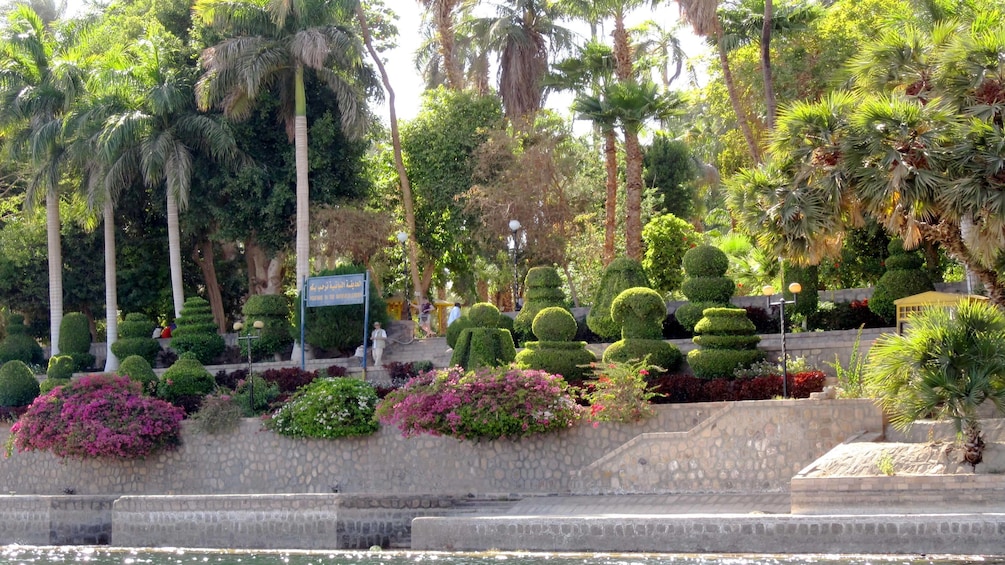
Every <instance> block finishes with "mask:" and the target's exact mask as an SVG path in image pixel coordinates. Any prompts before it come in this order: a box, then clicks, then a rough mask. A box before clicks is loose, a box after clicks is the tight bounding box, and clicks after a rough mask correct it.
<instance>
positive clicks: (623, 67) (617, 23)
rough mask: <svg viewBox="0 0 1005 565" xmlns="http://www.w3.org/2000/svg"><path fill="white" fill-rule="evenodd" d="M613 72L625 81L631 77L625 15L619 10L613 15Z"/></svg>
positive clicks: (630, 58) (630, 56)
mask: <svg viewBox="0 0 1005 565" xmlns="http://www.w3.org/2000/svg"><path fill="white" fill-rule="evenodd" d="M611 38H612V39H613V40H614V74H615V75H617V77H618V80H621V81H625V80H628V79H630V78H631V77H632V49H631V45H630V43H629V41H628V30H626V29H625V16H624V14H623V13H621V12H620V11H619V12H618V13H617V14H616V15H615V17H614V31H612V32H611Z"/></svg>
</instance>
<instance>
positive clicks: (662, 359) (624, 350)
mask: <svg viewBox="0 0 1005 565" xmlns="http://www.w3.org/2000/svg"><path fill="white" fill-rule="evenodd" d="M611 318H612V319H613V320H614V321H616V322H617V323H618V325H620V326H621V340H620V341H616V342H614V343H612V344H611V345H610V346H608V348H607V349H606V350H605V351H604V362H605V363H609V362H622V363H625V362H629V361H633V360H641V359H646V358H648V363H649V364H650V365H655V366H657V367H660V368H661V369H664V370H667V371H672V370H674V369H676V368H677V367H678V366H679V365H680V363H681V360H682V359H683V356H682V355H681V352H680V350H679V349H677V347H676V346H674V345H672V344H670V343H667V342H666V341H663V339H662V336H663V319H664V318H666V303H665V302H663V297H662V296H660V293H658V292H656V291H655V290H653V289H651V288H645V287H636V288H629V289H627V290H625V291H624V292H622V293H621V294H619V295H618V297H617V298H615V299H614V302H613V303H612V304H611Z"/></svg>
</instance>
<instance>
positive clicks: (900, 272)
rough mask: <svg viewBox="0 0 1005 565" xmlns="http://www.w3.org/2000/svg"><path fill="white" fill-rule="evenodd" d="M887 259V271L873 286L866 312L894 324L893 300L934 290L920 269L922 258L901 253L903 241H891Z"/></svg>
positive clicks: (895, 316) (916, 254)
mask: <svg viewBox="0 0 1005 565" xmlns="http://www.w3.org/2000/svg"><path fill="white" fill-rule="evenodd" d="M887 250H889V252H890V256H889V257H887V258H886V272H885V273H883V276H882V277H880V279H879V282H877V283H876V288H875V289H874V290H873V291H872V298H870V299H869V310H872V311H873V312H874V313H875V314H876V315H877V316H880V317H882V318H883V319H884V320H886V322H887V325H891V326H892V325H893V324H894V322H896V320H897V305H896V304H894V303H893V301H894V300H897V299H900V298H904V297H905V296H913V295H915V294H920V293H922V292H927V291H930V290H935V285H933V284H932V279H931V278H929V276H928V273H927V272H926V271H925V270H924V269H923V268H922V266H923V265H924V264H925V261H924V259H922V258H921V256H920V255H919V254H918V253H916V252H908V251H905V250H904V241H903V240H901V239H897V238H894V239H893V240H891V241H890V245H889V246H888V247H887Z"/></svg>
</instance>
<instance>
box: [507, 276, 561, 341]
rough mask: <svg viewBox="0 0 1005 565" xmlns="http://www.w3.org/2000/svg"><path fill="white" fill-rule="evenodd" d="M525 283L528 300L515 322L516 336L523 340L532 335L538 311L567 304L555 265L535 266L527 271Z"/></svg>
mask: <svg viewBox="0 0 1005 565" xmlns="http://www.w3.org/2000/svg"><path fill="white" fill-rule="evenodd" d="M524 285H525V288H526V289H527V290H526V291H525V292H524V296H525V297H526V299H527V300H526V302H524V305H523V308H521V309H520V312H518V313H517V315H516V319H515V320H514V323H513V329H514V331H515V332H516V335H515V336H514V338H517V337H518V338H519V339H520V340H521V341H523V340H526V339H528V338H529V337H530V334H531V332H532V331H533V328H532V326H533V323H534V320H535V318H536V317H537V314H538V312H540V311H541V310H544V309H545V308H551V307H564V306H565V293H564V292H562V278H561V277H559V276H558V271H556V270H555V268H554V267H533V268H532V269H530V270H529V271H527V277H526V278H525V279H524ZM535 335H536V334H535ZM538 339H540V336H538Z"/></svg>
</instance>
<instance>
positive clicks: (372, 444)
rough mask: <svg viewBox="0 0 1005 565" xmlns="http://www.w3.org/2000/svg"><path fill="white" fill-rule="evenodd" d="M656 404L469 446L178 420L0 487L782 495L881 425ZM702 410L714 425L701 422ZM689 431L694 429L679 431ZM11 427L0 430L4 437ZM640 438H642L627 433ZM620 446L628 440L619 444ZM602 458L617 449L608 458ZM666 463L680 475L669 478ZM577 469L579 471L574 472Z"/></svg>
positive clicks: (774, 409)
mask: <svg viewBox="0 0 1005 565" xmlns="http://www.w3.org/2000/svg"><path fill="white" fill-rule="evenodd" d="M656 408H657V416H656V417H654V418H652V419H650V420H648V421H646V422H644V423H641V424H637V425H627V424H603V425H600V426H598V427H596V428H594V427H592V426H590V425H587V424H581V425H577V426H574V427H572V428H570V429H568V430H565V431H563V432H560V433H554V434H547V435H541V436H536V437H530V438H525V439H523V440H521V441H490V442H478V443H476V442H469V441H458V440H456V439H452V438H444V437H429V436H421V437H415V438H403V437H401V435H400V433H399V432H398V431H397V430H396V429H393V428H386V427H385V428H382V429H381V430H380V431H379V432H378V433H376V434H373V435H371V436H367V437H362V438H349V439H341V440H293V439H290V438H286V437H283V436H279V435H277V434H274V433H272V432H269V431H264V430H262V429H261V424H260V423H259V422H258V421H257V420H251V419H248V420H245V421H243V423H242V424H241V426H240V428H239V429H238V430H237V431H236V432H234V433H230V434H225V435H203V434H199V433H196V432H195V431H194V429H193V428H192V427H191V426H190V425H188V424H186V426H185V429H184V434H183V444H182V446H181V447H180V448H178V449H177V450H175V451H172V452H168V453H162V454H160V455H157V456H154V457H151V458H149V459H146V460H140V461H118V460H101V461H98V460H87V461H80V460H60V459H58V458H56V457H54V456H52V455H50V454H48V453H37V452H27V453H15V454H13V455H12V456H11V457H9V458H3V459H0V492H8V493H16V494H59V493H62V492H64V490H65V489H73V490H74V491H75V492H77V493H78V494H105V495H138V494H147V495H159V494H177V495H199V494H255V493H290V494H294V493H332V492H336V491H337V492H341V493H381V494H397V495H402V494H454V495H461V496H463V495H467V494H469V493H474V494H479V495H482V494H492V493H526V494H550V493H570V492H574V488H575V489H576V491H577V492H582V491H589V492H708V491H714V490H722V491H729V492H763V491H784V490H786V489H787V488H788V479H789V477H791V476H792V475H793V474H795V472H796V471H798V470H799V469H801V468H803V467H805V466H806V465H808V464H809V463H811V462H812V461H814V460H815V459H816V458H817V457H819V456H821V455H822V454H823V453H825V452H826V451H828V450H829V449H830V448H832V447H833V446H835V445H837V444H839V443H841V442H842V441H843V440H844V439H845V438H847V437H849V436H851V435H852V434H854V433H855V432H857V431H860V430H871V431H881V429H882V420H881V416H880V412H879V410H878V409H877V408H876V407H875V406H874V405H873V404H872V403H871V402H869V401H867V400H839V401H815V400H788V401H772V400H767V401H756V402H741V403H734V404H729V403H704V404H681V405H667V406H657V407H656ZM712 416H716V418H717V419H716V420H714V421H710V422H707V423H706V420H708V419H709V418H710V417H712ZM696 426H698V427H699V429H698V430H695V431H689V430H692V428H695V427H696ZM8 433H9V432H8V431H7V430H3V431H2V432H0V443H2V442H3V441H5V440H6V439H7V435H8ZM675 433H677V434H682V435H679V436H674V435H672V434H675ZM644 434H657V435H648V436H647V435H644ZM639 436H643V437H644V438H645V439H644V440H637V439H635V438H637V437H639ZM639 442H642V443H639ZM626 444H627V445H628V446H629V447H623V446H626ZM713 446H714V447H716V448H717V449H712V447H713ZM640 450H641V451H640ZM612 452H614V453H616V454H617V455H616V456H610V455H609V454H611V453H612ZM641 458H647V463H646V464H645V465H641V464H640V463H639V460H640V459H641ZM650 461H651V463H649V462H650ZM675 465H676V466H678V467H683V468H684V469H686V472H682V473H678V474H674V473H675V471H674V470H673V467H674V466H675ZM582 470H587V473H586V474H585V475H580V474H579V472H580V471H582ZM722 473H726V477H723V476H722ZM615 476H617V477H618V480H617V481H614V480H613V477H615ZM584 479H586V481H584Z"/></svg>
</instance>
